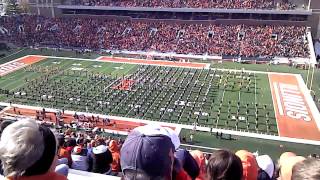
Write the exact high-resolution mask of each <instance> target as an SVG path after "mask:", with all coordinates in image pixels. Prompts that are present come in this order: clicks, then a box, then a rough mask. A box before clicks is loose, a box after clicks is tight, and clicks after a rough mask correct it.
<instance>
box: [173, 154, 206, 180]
mask: <svg viewBox="0 0 320 180" xmlns="http://www.w3.org/2000/svg"><path fill="white" fill-rule="evenodd" d="M174 156H175V160H177V161H178V163H179V164H180V165H181V167H182V168H183V170H184V171H185V172H186V175H188V176H189V177H190V178H191V179H195V178H196V177H198V176H199V172H200V169H199V166H198V164H197V161H196V160H195V159H194V158H193V157H192V155H191V154H190V153H189V151H187V150H185V149H179V150H177V151H176V152H175V153H174ZM178 172H179V171H178ZM177 174H178V175H179V173H177Z"/></svg>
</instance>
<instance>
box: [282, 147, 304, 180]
mask: <svg viewBox="0 0 320 180" xmlns="http://www.w3.org/2000/svg"><path fill="white" fill-rule="evenodd" d="M305 159H306V158H304V157H302V156H297V155H296V154H294V153H292V152H286V153H283V154H282V155H281V156H280V160H279V168H280V171H279V176H280V179H281V180H291V176H292V168H293V166H294V165H295V164H297V163H298V162H302V161H304V160H305Z"/></svg>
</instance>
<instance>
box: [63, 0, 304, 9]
mask: <svg viewBox="0 0 320 180" xmlns="http://www.w3.org/2000/svg"><path fill="white" fill-rule="evenodd" d="M65 3H66V4H67V3H70V4H74V5H85V6H111V7H157V8H222V9H279V10H292V9H296V8H297V6H298V5H296V4H293V3H291V2H289V1H288V0H254V1H253V0H228V1H226V0H211V1H208V0H198V1H194V0H176V1H168V0H151V1H146V0H142V1H138V0H124V1H114V0H79V1H77V0H76V1H69V2H68V1H66V2H65ZM302 7H303V6H301V8H302Z"/></svg>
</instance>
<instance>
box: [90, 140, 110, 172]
mask: <svg viewBox="0 0 320 180" xmlns="http://www.w3.org/2000/svg"><path fill="white" fill-rule="evenodd" d="M91 156H92V172H94V173H100V174H106V175H112V169H111V163H112V154H111V152H110V151H109V149H108V147H107V146H105V145H99V146H97V147H94V148H93V149H92V155H91Z"/></svg>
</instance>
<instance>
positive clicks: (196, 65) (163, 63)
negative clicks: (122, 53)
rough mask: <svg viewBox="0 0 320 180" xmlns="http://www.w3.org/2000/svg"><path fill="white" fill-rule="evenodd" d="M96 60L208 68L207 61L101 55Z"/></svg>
mask: <svg viewBox="0 0 320 180" xmlns="http://www.w3.org/2000/svg"><path fill="white" fill-rule="evenodd" d="M97 60H101V61H106V62H113V63H129V64H130V63H131V64H145V65H158V66H173V67H184V68H208V67H209V66H210V64H208V63H193V62H175V61H163V60H144V59H126V58H111V57H106V56H102V57H99V58H98V59H97Z"/></svg>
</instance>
